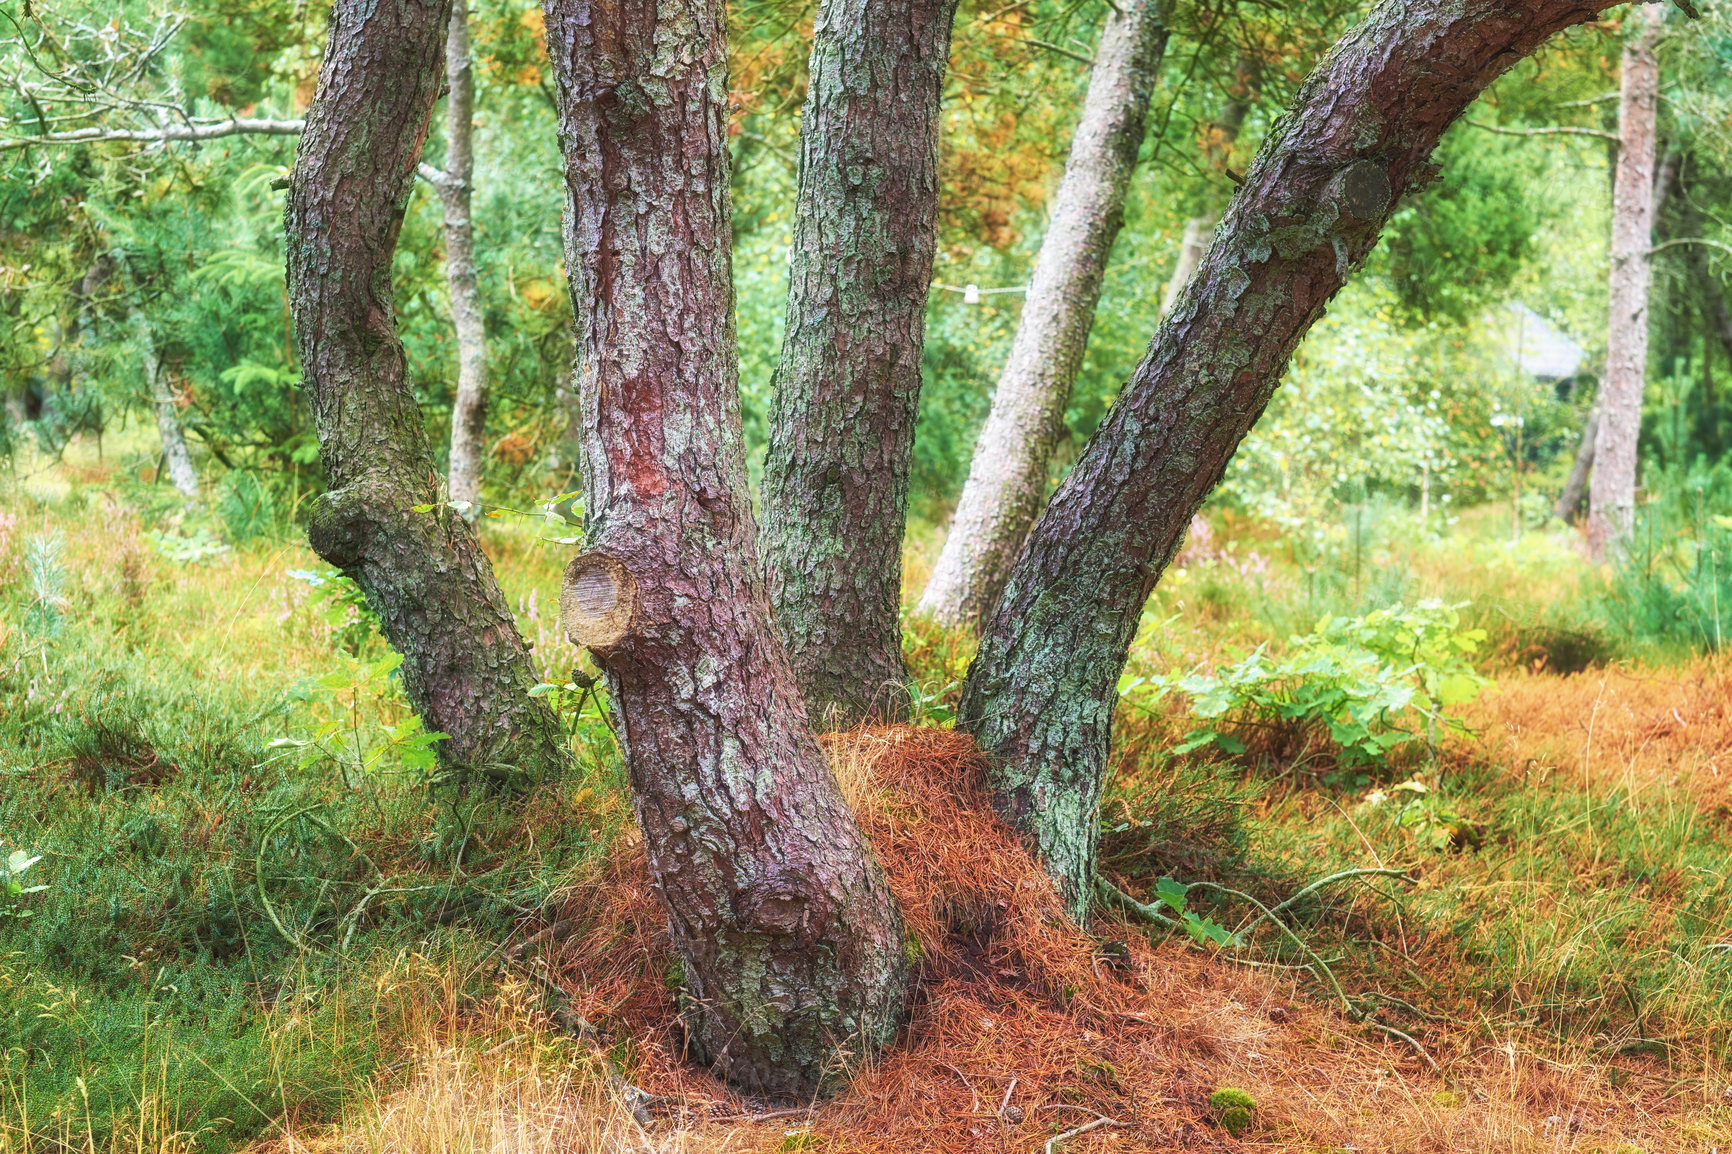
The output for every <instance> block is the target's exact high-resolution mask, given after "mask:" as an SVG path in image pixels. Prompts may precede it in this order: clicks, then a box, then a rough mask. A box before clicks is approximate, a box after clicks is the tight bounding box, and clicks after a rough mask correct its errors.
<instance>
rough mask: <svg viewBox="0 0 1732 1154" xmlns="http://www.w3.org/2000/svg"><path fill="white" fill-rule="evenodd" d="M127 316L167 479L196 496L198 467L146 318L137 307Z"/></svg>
mask: <svg viewBox="0 0 1732 1154" xmlns="http://www.w3.org/2000/svg"><path fill="white" fill-rule="evenodd" d="M129 319H130V320H131V321H132V331H133V333H134V338H135V339H136V340H137V341H138V352H139V358H140V359H141V360H142V361H143V362H144V380H145V386H146V387H147V388H149V389H150V407H151V409H152V410H153V411H154V412H155V414H156V432H157V435H158V436H159V437H161V438H162V460H163V465H164V467H165V468H167V470H168V479H169V482H170V483H171V484H173V485H174V487H175V488H176V489H178V490H179V491H180V494H181V496H183V497H196V496H198V471H197V470H196V469H194V468H193V467H192V454H191V453H190V452H188V451H187V447H186V432H185V430H183V429H182V428H181V426H180V407H179V406H178V405H176V404H175V400H174V394H172V393H170V392H169V391H168V385H167V383H166V382H164V381H163V379H162V358H161V357H159V356H157V353H156V338H155V336H154V335H153V334H152V333H151V331H150V322H149V321H148V320H146V319H145V316H144V314H143V313H141V312H138V311H137V310H134V311H133V313H132V316H131V317H130V318H129Z"/></svg>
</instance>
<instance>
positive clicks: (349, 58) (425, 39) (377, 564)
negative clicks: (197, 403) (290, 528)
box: [286, 0, 567, 780]
mask: <svg viewBox="0 0 1732 1154" xmlns="http://www.w3.org/2000/svg"><path fill="white" fill-rule="evenodd" d="M450 11H451V4H450V0H402V2H400V3H394V4H380V5H375V4H371V3H367V2H365V0H342V2H340V3H338V4H337V5H336V7H335V9H334V10H333V11H332V13H331V22H330V32H329V41H328V43H327V44H326V47H325V59H324V63H323V65H322V67H321V69H320V72H319V86H318V90H317V93H316V95H315V96H314V98H313V105H312V107H311V108H310V109H309V110H308V113H307V122H306V126H305V132H304V133H303V135H302V137H301V142H300V147H299V149H298V151H297V153H296V159H295V169H294V173H293V175H292V176H291V177H290V181H289V193H288V207H287V212H286V216H287V219H286V231H287V246H286V247H287V258H288V284H289V302H290V307H291V309H292V311H293V316H294V323H295V340H296V343H297V345H298V347H299V350H300V355H301V364H302V368H303V375H304V381H305V387H306V391H307V400H308V404H309V407H310V408H311V409H312V413H313V420H314V423H315V427H316V429H317V432H318V438H319V457H320V460H321V461H322V462H323V464H324V467H325V476H326V478H327V480H328V482H329V485H330V488H329V489H328V491H326V492H325V493H323V494H321V495H320V496H318V497H317V498H315V499H314V500H313V501H312V502H311V504H310V506H309V509H308V517H307V536H308V538H309V539H310V541H311V542H312V546H313V549H314V550H315V551H316V552H317V553H318V554H319V556H321V557H323V558H324V559H325V560H326V561H328V562H330V563H331V564H333V565H335V566H337V567H338V568H339V569H341V570H342V571H343V572H344V573H346V574H348V575H349V576H351V577H353V578H354V579H355V580H356V582H357V583H358V584H359V585H360V586H361V588H362V589H363V590H364V591H365V592H366V595H367V601H368V603H369V604H370V605H371V606H372V607H373V609H374V610H375V611H376V612H377V613H378V615H379V620H380V623H381V625H382V627H383V629H384V632H385V636H386V638H387V639H388V640H389V641H390V642H391V644H392V645H393V646H394V647H395V648H396V649H397V651H398V652H399V653H401V654H402V655H403V682H404V687H405V688H406V689H407V690H408V694H409V700H410V701H411V702H412V703H413V704H414V706H415V709H416V712H418V713H419V714H420V715H421V717H422V719H423V721H424V722H425V724H426V726H427V728H428V729H429V730H437V731H440V732H444V733H446V734H449V735H450V736H449V738H448V739H447V740H445V741H442V742H441V743H440V744H439V747H438V749H439V754H440V759H441V761H442V762H443V763H444V765H445V766H446V767H447V768H448V769H449V770H451V771H454V772H456V773H459V774H479V775H482V776H485V777H489V778H493V779H497V780H507V779H534V778H537V777H540V776H543V775H546V774H549V773H552V772H554V771H556V770H558V769H560V768H561V767H562V766H563V765H564V764H565V761H566V758H567V753H566V750H565V744H564V740H563V733H562V731H561V729H560V726H559V722H558V719H556V718H555V717H554V715H553V712H552V710H550V709H549V708H548V707H547V704H546V703H545V701H544V700H542V699H540V698H532V697H530V696H529V691H530V689H531V688H533V687H534V685H535V683H536V682H537V680H539V678H538V677H537V676H536V672H535V669H534V667H533V665H532V663H531V661H530V657H529V650H528V648H527V647H526V646H525V645H524V643H523V638H522V637H521V636H520V635H519V634H518V631H517V626H516V622H515V620H514V618H513V617H512V615H511V609H510V607H509V606H508V605H507V604H506V602H505V597H504V595H503V594H502V593H501V592H500V590H499V584H498V581H497V580H496V579H495V578H494V574H493V568H492V566H491V565H490V564H489V563H488V560H487V557H486V555H485V554H483V553H482V551H481V545H480V542H479V541H478V540H477V539H476V536H475V531H474V529H473V528H471V526H470V525H469V524H468V523H467V522H465V521H464V520H463V519H462V518H461V517H457V516H454V515H452V513H451V511H450V510H449V509H448V508H447V507H446V506H444V505H443V504H442V503H441V498H440V484H439V471H438V469H437V467H436V466H435V464H434V460H433V452H432V447H431V445H430V443H429V441H428V438H427V430H426V425H425V424H424V422H423V420H422V416H421V409H420V406H419V405H418V404H417V403H416V400H415V394H414V392H413V391H412V390H411V389H410V387H409V379H408V374H407V371H406V370H407V366H406V363H405V357H404V352H403V345H402V342H401V341H399V340H398V338H397V327H396V305H395V301H394V299H393V296H392V292H391V254H392V252H393V251H394V250H395V248H396V245H397V235H398V232H399V231H400V229H401V227H402V223H403V212H404V209H405V206H406V205H407V202H408V198H409V191H410V187H411V185H412V184H413V182H414V179H415V166H416V163H417V161H418V160H419V158H420V155H421V146H422V144H423V142H424V141H425V139H426V135H427V127H428V123H429V121H430V119H431V116H432V112H433V103H434V100H435V99H436V98H437V97H438V95H439V80H440V75H441V74H442V72H443V71H444V45H445V36H446V20H447V18H448V16H449V14H450ZM418 509H422V510H427V511H417V510H418Z"/></svg>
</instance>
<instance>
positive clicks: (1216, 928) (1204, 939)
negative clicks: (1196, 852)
mask: <svg viewBox="0 0 1732 1154" xmlns="http://www.w3.org/2000/svg"><path fill="white" fill-rule="evenodd" d="M1190 892H1191V887H1190V886H1188V885H1186V884H1185V883H1183V882H1177V881H1174V880H1173V879H1172V878H1162V879H1161V880H1160V881H1158V882H1156V883H1155V900H1156V901H1159V902H1160V903H1161V904H1162V905H1165V906H1166V907H1167V908H1168V909H1170V910H1172V911H1173V917H1174V918H1176V919H1178V922H1179V924H1180V925H1181V926H1183V927H1184V930H1185V932H1186V933H1187V934H1189V935H1191V941H1193V942H1195V943H1196V944H1197V945H1199V946H1203V945H1210V944H1213V945H1216V946H1221V947H1229V946H1242V945H1244V944H1245V943H1244V942H1242V941H1241V940H1240V939H1239V935H1238V934H1235V933H1233V932H1232V931H1231V930H1229V929H1227V927H1225V926H1223V925H1221V924H1220V923H1219V922H1217V921H1214V920H1213V919H1211V918H1206V917H1204V916H1202V915H1201V914H1199V913H1197V911H1196V910H1193V909H1191V908H1190V907H1189V906H1188V904H1187V896H1188V895H1189V894H1190Z"/></svg>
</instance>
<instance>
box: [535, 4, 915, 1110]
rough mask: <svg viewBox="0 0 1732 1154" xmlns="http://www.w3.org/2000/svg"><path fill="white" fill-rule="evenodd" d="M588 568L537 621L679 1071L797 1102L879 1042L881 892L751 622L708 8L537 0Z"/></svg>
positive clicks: (884, 983)
mask: <svg viewBox="0 0 1732 1154" xmlns="http://www.w3.org/2000/svg"><path fill="white" fill-rule="evenodd" d="M545 11H546V15H547V37H548V50H549V53H550V55H551V56H552V60H553V74H554V77H555V80H556V81H557V84H558V104H559V134H560V141H561V144H562V146H563V149H564V152H565V171H566V190H567V203H566V229H565V235H566V268H567V274H568V276H569V278H570V282H571V296H572V301H573V304H574V305H575V310H574V311H575V313H576V316H577V318H578V321H577V323H578V333H577V361H578V367H577V380H578V389H579V396H580V401H581V404H582V429H581V433H582V437H583V459H584V469H583V473H584V485H585V495H584V496H585V499H584V516H585V520H586V529H587V533H586V537H587V542H588V545H589V548H590V550H591V551H590V552H588V553H585V554H584V555H582V556H580V557H579V558H577V559H576V560H575V561H573V563H572V566H571V568H570V569H568V570H567V574H566V585H565V592H564V594H563V595H562V599H561V615H562V618H563V620H564V622H565V625H566V628H567V630H568V632H569V634H570V635H571V637H572V639H573V640H574V641H576V642H578V643H579V644H583V645H586V646H588V647H589V648H590V649H591V650H592V651H593V652H594V653H595V655H596V658H597V660H598V661H599V662H600V664H601V666H602V669H603V670H604V672H605V673H606V675H607V679H608V685H609V688H610V689H611V691H612V694H613V699H614V701H615V702H616V703H617V706H618V709H619V716H620V718H621V728H620V736H621V741H622V744H623V746H624V748H625V753H626V765H627V768H628V770H629V772H630V776H631V783H632V794H633V798H634V799H635V804H636V808H637V815H638V822H639V824H640V826H641V827H642V829H643V835H644V845H645V849H646V851H647V855H648V858H649V869H650V876H651V879H652V881H653V884H654V887H655V890H656V892H657V894H659V895H660V897H661V899H662V901H663V902H664V903H665V905H666V907H667V911H668V922H669V928H670V931H671V933H672V936H673V940H674V943H675V945H676V946H677V947H678V948H679V950H680V953H681V955H682V956H683V957H684V959H685V983H686V995H687V998H686V1017H687V1022H688V1024H689V1026H690V1036H691V1038H692V1040H693V1041H694V1043H695V1045H696V1049H697V1051H698V1053H699V1054H700V1055H701V1056H702V1057H703V1058H704V1059H705V1060H707V1061H708V1062H710V1063H711V1064H712V1065H713V1066H714V1067H715V1068H716V1069H717V1070H718V1071H719V1072H720V1073H722V1074H723V1075H725V1076H726V1077H727V1078H728V1079H729V1080H731V1081H732V1082H734V1083H735V1084H736V1085H739V1086H742V1087H745V1088H747V1089H749V1090H753V1091H757V1092H762V1093H767V1094H774V1095H788V1096H801V1095H807V1094H810V1093H811V1092H812V1091H813V1090H814V1089H816V1088H817V1087H818V1086H819V1085H820V1083H821V1082H822V1080H823V1079H824V1077H825V1075H826V1074H827V1073H831V1072H834V1071H835V1070H836V1065H835V1063H836V1049H837V1047H838V1046H843V1047H848V1048H850V1049H852V1050H853V1052H854V1053H855V1054H859V1053H860V1052H861V1051H862V1050H866V1051H869V1050H870V1049H872V1048H873V1047H875V1046H876V1045H878V1044H880V1043H882V1042H884V1041H886V1040H887V1039H888V1038H889V1037H890V1035H891V1034H892V1033H893V1032H894V1030H895V1029H896V1026H897V1024H898V1022H899V1021H900V1018H901V1012H902V1007H903V1001H904V997H905V987H906V960H905V957H904V954H903V936H902V922H901V917H900V914H899V913H898V911H897V909H896V906H895V903H894V901H893V899H892V898H891V896H890V891H889V886H888V884H887V883H886V881H885V879H884V876H883V874H882V872H881V871H880V870H879V868H878V865H877V863H876V862H875V861H874V859H873V857H872V854H871V851H870V848H869V847H868V845H867V843H866V841H865V837H864V835H863V834H862V833H861V832H860V829H859V827H858V826H857V825H856V823H855V820H854V816H853V814H852V813H851V812H850V811H849V809H848V806H847V804H846V803H845V802H844V801H843V798H842V794H841V791H840V789H839V788H838V786H837V784H836V780H835V777H834V776H833V775H832V774H831V772H830V768H829V765H828V763H827V762H826V761H825V758H824V755H823V753H822V752H821V751H820V750H819V748H818V745H817V743H816V741H815V740H814V739H813V738H812V735H811V733H810V731H809V730H808V729H807V727H806V710H805V706H804V704H803V703H802V701H801V699H800V694H799V689H798V686H797V684H796V682H795V678H794V671H793V669H792V667H791V666H790V664H789V662H788V657H787V654H786V651H785V650H784V649H783V648H782V645H781V643H780V642H779V641H778V640H777V638H776V633H775V629H774V627H773V626H772V624H771V621H770V602H769V598H768V596H767V595H766V592H765V587H764V585H765V583H764V578H763V575H762V572H761V570H760V567H759V560H758V555H757V550H756V548H755V544H754V537H755V533H754V526H753V521H752V506H751V499H750V497H749V495H748V493H747V488H746V471H745V450H744V446H743V443H742V439H741V432H740V407H739V390H738V382H737V379H736V363H735V346H734V323H733V289H732V285H731V277H730V253H729V241H730V206H729V202H728V151H727V123H728V121H727V52H726V45H725V40H724V32H723V28H724V13H725V8H724V4H723V2H722V0H646V2H645V3H641V4H634V5H629V6H608V7H603V6H600V5H593V6H592V5H591V4H590V3H588V2H587V0H546V5H545Z"/></svg>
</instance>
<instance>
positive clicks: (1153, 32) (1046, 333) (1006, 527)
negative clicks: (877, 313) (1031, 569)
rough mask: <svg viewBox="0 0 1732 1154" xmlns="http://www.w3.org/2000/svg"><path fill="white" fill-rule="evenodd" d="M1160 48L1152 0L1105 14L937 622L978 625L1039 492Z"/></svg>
mask: <svg viewBox="0 0 1732 1154" xmlns="http://www.w3.org/2000/svg"><path fill="white" fill-rule="evenodd" d="M1166 45H1167V30H1166V28H1165V27H1164V26H1163V25H1162V24H1161V20H1160V17H1159V16H1158V15H1157V14H1156V11H1155V3H1154V0H1125V3H1124V6H1123V7H1122V8H1120V9H1117V10H1112V11H1109V13H1108V15H1107V19H1106V27H1105V28H1104V29H1102V31H1101V40H1100V45H1099V47H1098V48H1096V50H1095V62H1094V66H1093V68H1092V70H1091V71H1090V73H1089V90H1088V96H1087V98H1086V99H1085V100H1084V102H1083V112H1082V119H1081V121H1080V122H1079V123H1078V124H1077V129H1076V135H1075V136H1074V137H1072V138H1071V146H1070V159H1069V160H1068V161H1066V163H1065V170H1064V179H1063V180H1062V181H1061V182H1060V184H1059V187H1058V194H1057V196H1056V197H1054V199H1053V206H1052V216H1051V220H1050V221H1049V223H1048V225H1047V231H1046V237H1045V238H1044V239H1043V240H1042V241H1041V245H1040V255H1039V256H1037V257H1036V258H1035V262H1034V275H1033V277H1032V278H1031V279H1030V281H1029V286H1028V297H1027V300H1026V301H1025V302H1024V304H1023V306H1022V319H1021V321H1020V322H1019V323H1018V324H1017V328H1016V338H1015V340H1014V341H1013V342H1012V343H1011V347H1010V358H1009V359H1008V360H1007V361H1006V362H1005V365H1004V371H1003V372H1002V373H1000V374H999V378H998V390H997V391H996V392H995V393H993V396H992V411H991V412H990V413H988V414H987V418H986V424H985V425H984V426H983V427H982V428H981V430H980V439H979V441H978V442H977V443H976V445H975V448H974V460H973V462H972V463H971V464H970V466H969V470H968V483H967V484H966V485H965V486H964V487H963V490H962V499H961V501H960V502H958V504H957V506H956V516H955V518H954V519H953V520H952V522H951V526H950V533H949V535H948V536H946V537H945V539H944V550H943V552H941V553H940V554H939V557H938V564H937V565H936V566H935V567H934V568H933V571H932V578H931V580H930V581H928V582H927V585H926V591H925V593H924V594H923V595H922V596H921V598H920V609H921V611H922V612H924V613H928V614H930V615H931V616H932V617H934V618H935V619H937V620H938V621H941V622H943V623H945V624H947V625H961V624H964V623H966V624H969V625H976V626H977V625H978V624H979V623H980V621H981V619H982V618H984V617H985V616H986V614H987V613H988V612H989V611H990V610H991V609H992V606H993V605H994V604H995V603H996V602H997V600H998V595H999V593H1000V592H1002V591H1003V589H1004V581H1005V578H1006V577H1008V576H1009V575H1010V567H1011V565H1012V564H1013V563H1014V562H1015V560H1016V555H1017V552H1018V551H1019V550H1020V549H1021V548H1022V542H1023V539H1024V538H1026V537H1027V536H1028V529H1029V526H1031V525H1033V524H1034V519H1035V517H1036V516H1037V515H1038V514H1039V513H1040V506H1041V502H1042V501H1043V500H1045V498H1046V481H1047V461H1048V459H1049V458H1050V456H1051V454H1052V447H1053V445H1054V443H1055V442H1056V441H1057V440H1058V435H1059V432H1060V431H1061V429H1062V428H1063V423H1064V411H1065V406H1066V405H1068V404H1069V403H1070V390H1071V385H1072V383H1073V382H1074V381H1075V380H1076V375H1077V371H1078V370H1079V369H1081V367H1082V360H1083V351H1084V349H1085V348H1086V347H1087V345H1088V336H1089V329H1090V328H1091V327H1092V326H1093V325H1094V317H1095V305H1096V304H1097V303H1098V302H1099V300H1100V295H1101V279H1102V277H1103V276H1105V274H1106V267H1107V258H1108V256H1109V255H1110V254H1111V253H1112V248H1113V241H1114V239H1116V238H1117V236H1118V232H1119V226H1120V225H1121V224H1123V223H1124V207H1125V191H1126V189H1128V188H1129V187H1130V183H1131V173H1132V172H1133V171H1134V170H1135V169H1136V165H1137V151H1138V149H1140V148H1141V147H1142V143H1143V122H1144V119H1145V117H1146V115H1147V113H1148V108H1149V97H1150V95H1151V94H1152V93H1153V92H1154V87H1155V76H1156V74H1157V73H1159V71H1160V67H1161V55H1162V53H1163V52H1164V51H1165V49H1166Z"/></svg>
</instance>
